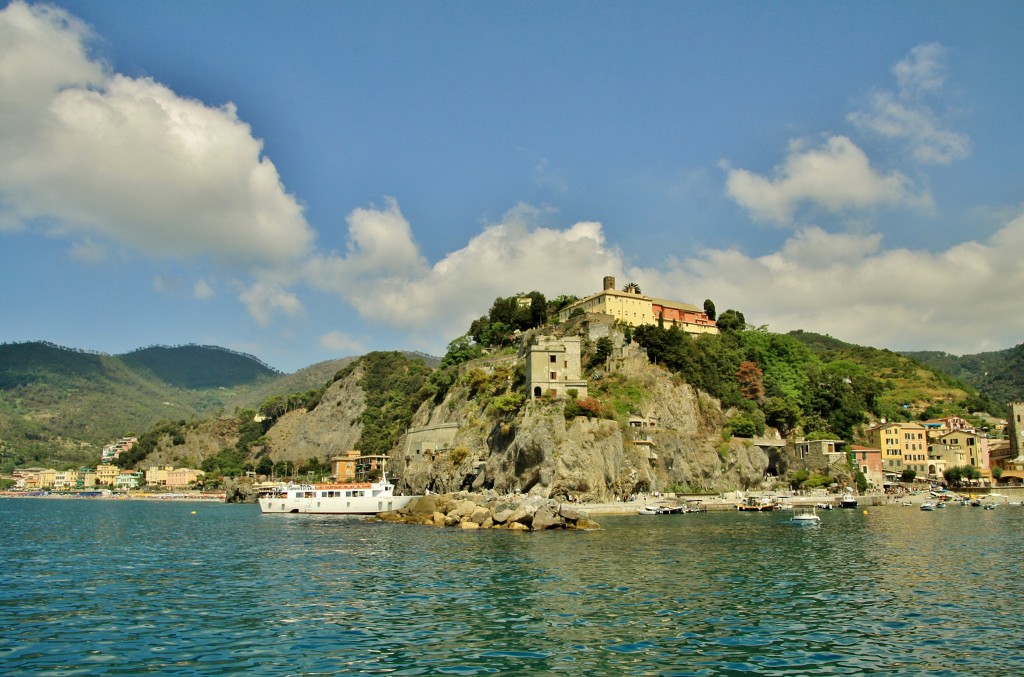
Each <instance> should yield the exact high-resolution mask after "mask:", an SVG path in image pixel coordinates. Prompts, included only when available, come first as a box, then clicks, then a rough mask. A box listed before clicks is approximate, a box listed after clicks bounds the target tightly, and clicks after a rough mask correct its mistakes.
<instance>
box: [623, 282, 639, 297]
mask: <svg viewBox="0 0 1024 677" xmlns="http://www.w3.org/2000/svg"><path fill="white" fill-rule="evenodd" d="M622 291H624V292H626V293H627V294H639V293H640V285H638V284H637V283H636V282H627V283H626V286H625V287H623V288H622Z"/></svg>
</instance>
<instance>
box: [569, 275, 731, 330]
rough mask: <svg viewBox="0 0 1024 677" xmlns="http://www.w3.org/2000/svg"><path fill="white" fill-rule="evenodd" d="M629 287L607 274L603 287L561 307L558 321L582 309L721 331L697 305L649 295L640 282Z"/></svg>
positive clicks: (629, 320) (627, 320) (632, 321)
mask: <svg viewBox="0 0 1024 677" xmlns="http://www.w3.org/2000/svg"><path fill="white" fill-rule="evenodd" d="M627 289H628V291H625V290H624V291H619V290H617V289H616V288H615V278H614V277H611V276H607V277H605V278H604V288H603V289H602V290H601V291H599V292H597V293H596V294H591V295H590V296H588V297H586V298H583V299H580V300H579V301H577V302H575V303H572V304H570V305H568V306H566V307H565V308H562V310H560V311H558V321H559V322H565V321H566V320H568V319H569V318H571V317H573V315H576V314H579V313H581V312H582V313H592V314H597V315H606V316H608V317H610V318H612V320H613V321H618V322H622V323H624V324H628V325H631V326H633V327H640V326H643V325H645V324H659V323H661V324H662V325H663V326H664V327H665V328H669V327H673V326H675V327H679V328H680V329H682V330H683V331H685V332H687V333H690V334H717V333H718V326H717V325H716V324H715V321H714V320H712V319H711V318H709V317H708V315H707V313H705V312H704V311H703V310H701V309H700V308H698V307H697V306H695V305H692V304H689V303H682V302H681V301H667V300H665V299H658V298H654V297H651V296H646V295H644V294H641V293H640V289H639V288H637V287H636V285H627Z"/></svg>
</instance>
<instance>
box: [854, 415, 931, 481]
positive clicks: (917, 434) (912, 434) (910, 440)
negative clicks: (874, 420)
mask: <svg viewBox="0 0 1024 677" xmlns="http://www.w3.org/2000/svg"><path fill="white" fill-rule="evenodd" d="M868 437H869V439H870V440H871V445H872V446H873V447H875V448H877V449H880V450H881V452H882V471H883V472H884V473H885V474H887V475H899V474H901V473H902V472H903V471H904V470H913V471H914V472H916V473H917V474H918V475H919V476H920V477H924V476H925V475H926V474H927V473H928V433H927V431H926V430H925V427H924V426H923V425H921V424H919V423H881V424H879V425H876V426H875V427H873V428H871V429H870V430H868Z"/></svg>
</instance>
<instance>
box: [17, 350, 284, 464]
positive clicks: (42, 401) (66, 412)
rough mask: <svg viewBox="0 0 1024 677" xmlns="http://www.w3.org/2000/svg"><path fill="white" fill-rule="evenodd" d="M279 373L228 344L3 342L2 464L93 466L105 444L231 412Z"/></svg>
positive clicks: (274, 378)
mask: <svg viewBox="0 0 1024 677" xmlns="http://www.w3.org/2000/svg"><path fill="white" fill-rule="evenodd" d="M200 372H203V373H202V374H201V373H200ZM277 378H282V377H280V376H278V375H277V374H276V373H275V372H274V371H273V370H271V369H270V368H269V367H267V366H266V365H264V364H263V363H261V362H259V361H258V360H256V359H255V358H252V357H249V356H245V355H242V354H240V353H233V352H231V351H228V350H224V349H221V348H211V347H203V346H184V347H180V348H166V347H163V348H148V349H145V350H142V351H136V352H135V353H129V354H128V355H126V356H112V355H105V354H100V353H92V352H85V351H80V350H71V349H68V348H63V347H61V346H57V345H54V344H50V343H44V342H32V343H15V344H5V345H0V470H2V471H9V470H10V469H11V468H13V467H16V466H23V465H48V466H61V467H63V466H68V465H77V464H83V463H95V462H96V460H97V459H98V458H99V453H100V450H101V448H102V447H103V445H104V444H107V443H109V442H112V441H114V440H117V439H119V438H121V437H123V436H126V435H139V434H142V433H143V432H145V431H146V430H147V429H149V428H150V427H151V426H153V425H155V424H156V423H157V422H158V421H161V420H172V421H185V420H191V419H194V418H197V417H205V416H209V415H211V414H215V413H216V412H217V411H218V410H222V409H233V408H234V407H236V406H239V405H241V404H244V403H245V402H247V401H249V398H250V397H251V394H252V393H254V392H256V391H257V389H258V388H259V387H261V386H263V385H267V384H271V383H272V382H273V381H274V380H276V379H277ZM204 384H205V385H204ZM186 386H190V387H186Z"/></svg>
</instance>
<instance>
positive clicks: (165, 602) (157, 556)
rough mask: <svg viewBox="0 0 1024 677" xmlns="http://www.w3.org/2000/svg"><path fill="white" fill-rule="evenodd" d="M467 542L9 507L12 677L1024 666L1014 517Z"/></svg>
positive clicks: (976, 670) (833, 520)
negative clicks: (25, 676)
mask: <svg viewBox="0 0 1024 677" xmlns="http://www.w3.org/2000/svg"><path fill="white" fill-rule="evenodd" d="M790 513H791V511H785V510H782V511H776V512H768V513H741V512H737V511H721V512H716V511H711V512H707V513H699V514H680V515H668V516H663V517H657V518H650V517H643V516H637V515H636V514H633V515H612V514H605V515H602V516H600V523H601V526H602V529H601V530H598V531H587V532H582V531H579V532H576V531H573V532H565V531H558V532H536V533H519V532H511V531H497V530H486V531H469V532H467V531H462V530H457V529H435V528H427V527H417V526H409V525H396V524H387V523H381V522H367V521H365V520H364V519H362V518H358V517H337V516H317V515H273V516H266V515H261V514H260V513H259V509H258V507H257V506H254V505H224V504H217V503H209V502H205V503H204V502H188V501H166V502H161V501H91V500H78V501H68V500H51V499H39V500H17V499H0V524H2V525H3V529H2V532H0V547H2V550H3V553H4V563H5V564H4V574H3V585H2V586H0V628H2V633H0V672H3V673H6V674H33V675H42V674H60V675H115V674H120V675H128V674H131V675H135V674H181V675H217V674H221V675H226V674H239V673H248V672H257V671H258V672H259V673H261V674H266V675H314V674H384V673H387V674H399V675H419V674H459V675H472V674H516V675H523V674H533V675H546V674H554V673H559V674H570V675H596V674H608V675H720V674H738V673H741V672H746V671H757V672H759V673H763V674H793V675H798V674H799V675H809V674H864V673H873V674H908V675H909V674H929V675H967V674H979V675H980V674H991V673H993V672H998V673H1003V674H1022V673H1024V656H1022V655H1021V653H1020V652H1019V651H1018V647H1019V637H1020V628H1021V627H1022V625H1024V616H1022V614H1021V612H1020V603H1019V602H1020V598H1021V594H1022V593H1024V585H1022V583H1021V578H1020V576H1019V574H1018V569H1019V562H1020V561H1022V558H1024V546H1022V542H1021V534H1022V533H1024V531H1022V530H1024V506H1021V505H1000V506H998V508H997V509H994V510H980V509H975V508H970V507H964V506H959V505H953V506H950V507H949V508H948V509H946V510H941V511H935V512H924V511H920V510H918V509H917V508H916V507H913V508H912V507H902V506H899V505H882V506H871V507H868V508H866V509H864V510H861V509H858V510H833V511H827V512H823V513H819V514H820V515H821V523H820V524H818V525H812V526H805V527H802V528H801V527H797V526H794V525H792V524H790V523H789V518H790V516H791V515H790Z"/></svg>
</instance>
